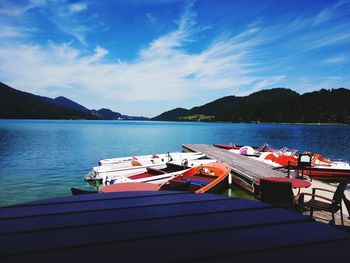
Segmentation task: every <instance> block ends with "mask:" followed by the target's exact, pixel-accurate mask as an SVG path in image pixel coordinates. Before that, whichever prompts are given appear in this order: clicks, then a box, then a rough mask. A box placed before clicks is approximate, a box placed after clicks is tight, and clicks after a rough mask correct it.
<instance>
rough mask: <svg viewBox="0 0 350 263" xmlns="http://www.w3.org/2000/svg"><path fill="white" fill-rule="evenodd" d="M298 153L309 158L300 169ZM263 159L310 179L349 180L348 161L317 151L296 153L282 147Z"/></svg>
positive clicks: (326, 180) (349, 165)
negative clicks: (338, 159)
mask: <svg viewBox="0 0 350 263" xmlns="http://www.w3.org/2000/svg"><path fill="white" fill-rule="evenodd" d="M300 154H308V155H310V158H311V161H310V165H308V166H306V167H305V168H304V169H302V170H301V169H300V167H299V165H298V162H299V155H300ZM263 161H264V162H267V163H270V164H271V162H272V163H274V164H275V165H280V166H282V167H285V168H288V169H290V170H294V171H296V173H297V176H304V175H307V176H309V177H310V178H312V179H317V180H320V181H325V182H339V181H343V180H349V181H350V164H349V163H348V162H343V161H333V160H331V159H328V158H326V157H324V156H322V155H320V154H318V153H310V152H304V153H298V151H297V150H291V149H288V148H282V150H281V151H280V152H279V153H278V152H277V153H275V152H274V153H270V154H268V155H266V156H265V158H264V160H263Z"/></svg>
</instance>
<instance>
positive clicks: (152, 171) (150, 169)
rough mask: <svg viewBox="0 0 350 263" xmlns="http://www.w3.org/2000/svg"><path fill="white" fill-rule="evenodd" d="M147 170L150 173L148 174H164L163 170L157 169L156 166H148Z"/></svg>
mask: <svg viewBox="0 0 350 263" xmlns="http://www.w3.org/2000/svg"><path fill="white" fill-rule="evenodd" d="M147 172H148V173H150V174H155V175H160V174H165V173H166V172H165V171H162V170H159V169H156V168H152V167H148V168H147Z"/></svg>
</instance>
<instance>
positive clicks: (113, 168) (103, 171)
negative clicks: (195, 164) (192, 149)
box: [84, 153, 208, 181]
mask: <svg viewBox="0 0 350 263" xmlns="http://www.w3.org/2000/svg"><path fill="white" fill-rule="evenodd" d="M205 158H206V159H208V158H207V156H206V155H205V154H202V153H172V154H168V155H167V157H166V158H159V157H157V158H137V157H135V158H132V159H131V161H121V162H119V163H111V164H108V165H107V164H105V165H102V166H95V167H93V168H92V170H91V171H90V172H89V173H88V174H87V175H85V177H84V179H85V180H86V181H101V180H103V178H105V177H108V178H113V177H114V176H119V175H123V176H130V175H133V174H136V173H142V172H145V171H146V170H145V169H146V168H150V167H152V168H155V169H163V168H165V167H166V163H167V162H172V161H173V162H177V163H178V164H179V165H181V163H182V162H184V163H185V162H186V161H189V160H196V159H205Z"/></svg>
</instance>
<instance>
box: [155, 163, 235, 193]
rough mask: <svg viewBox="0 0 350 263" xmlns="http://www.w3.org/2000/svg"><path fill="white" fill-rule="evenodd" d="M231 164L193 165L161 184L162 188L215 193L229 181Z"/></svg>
mask: <svg viewBox="0 0 350 263" xmlns="http://www.w3.org/2000/svg"><path fill="white" fill-rule="evenodd" d="M230 172H231V166H230V165H229V164H227V163H225V162H213V163H208V164H205V165H200V166H196V167H193V168H191V169H189V170H187V171H185V172H183V173H181V174H179V175H177V176H175V177H174V178H172V179H170V180H169V181H168V182H166V183H164V184H162V185H161V186H160V190H179V191H189V192H194V193H207V192H211V193H215V192H218V191H220V189H221V188H222V187H223V186H224V184H225V183H226V182H227V180H226V179H227V178H228V176H229V174H230Z"/></svg>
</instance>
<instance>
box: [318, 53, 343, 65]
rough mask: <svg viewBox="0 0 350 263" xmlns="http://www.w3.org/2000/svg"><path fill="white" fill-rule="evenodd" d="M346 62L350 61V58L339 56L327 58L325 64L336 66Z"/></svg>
mask: <svg viewBox="0 0 350 263" xmlns="http://www.w3.org/2000/svg"><path fill="white" fill-rule="evenodd" d="M345 61H349V57H348V56H346V55H339V56H334V57H330V58H327V59H325V61H324V62H325V63H327V64H332V65H336V64H340V63H343V62H345Z"/></svg>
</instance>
